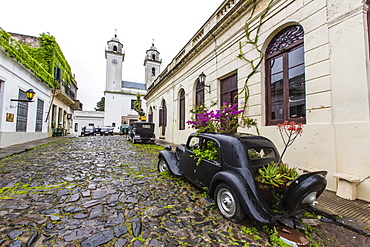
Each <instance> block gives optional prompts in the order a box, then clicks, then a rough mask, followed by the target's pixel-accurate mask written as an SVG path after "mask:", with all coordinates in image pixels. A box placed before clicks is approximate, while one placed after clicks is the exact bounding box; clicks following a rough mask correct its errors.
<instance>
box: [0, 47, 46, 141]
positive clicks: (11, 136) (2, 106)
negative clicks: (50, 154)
mask: <svg viewBox="0 0 370 247" xmlns="http://www.w3.org/2000/svg"><path fill="white" fill-rule="evenodd" d="M0 81H1V88H0V112H1V115H0V148H2V147H6V146H10V145H14V144H19V143H23V142H27V141H32V140H37V139H41V138H46V137H48V123H46V122H45V119H46V115H47V112H48V110H49V109H48V107H49V104H50V88H49V87H48V86H46V85H45V84H44V83H43V82H41V81H40V80H39V79H38V78H36V77H34V76H33V74H32V73H31V72H30V71H29V70H28V69H26V68H25V67H24V66H22V65H20V64H19V63H18V62H17V61H15V60H14V59H12V58H10V57H8V56H7V55H6V54H5V53H4V52H3V51H2V50H0ZM30 88H31V89H33V90H34V91H35V92H36V96H35V98H34V100H33V101H34V102H30V103H28V116H27V128H26V132H16V123H17V109H18V102H16V101H11V99H18V92H19V89H21V90H23V91H27V90H28V89H30ZM38 99H40V100H43V101H44V108H43V121H42V131H41V132H36V131H35V126H36V110H37V100H38ZM7 113H11V114H14V120H13V122H10V121H6V114H7Z"/></svg>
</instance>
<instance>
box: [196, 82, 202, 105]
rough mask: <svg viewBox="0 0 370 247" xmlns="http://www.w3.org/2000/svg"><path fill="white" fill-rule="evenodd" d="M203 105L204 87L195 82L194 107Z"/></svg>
mask: <svg viewBox="0 0 370 247" xmlns="http://www.w3.org/2000/svg"><path fill="white" fill-rule="evenodd" d="M203 104H204V85H202V83H200V82H199V80H198V82H197V86H196V88H195V105H197V106H200V105H203Z"/></svg>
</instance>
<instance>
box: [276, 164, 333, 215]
mask: <svg viewBox="0 0 370 247" xmlns="http://www.w3.org/2000/svg"><path fill="white" fill-rule="evenodd" d="M326 174H327V172H326V171H320V172H312V173H306V174H303V175H301V176H299V177H298V178H296V179H295V180H294V181H293V182H292V184H291V185H290V186H289V187H288V189H287V191H286V192H285V194H284V196H283V198H282V199H281V201H280V204H279V208H280V209H281V210H283V211H284V212H286V213H287V214H288V215H296V214H299V213H301V212H302V211H304V210H305V209H306V208H308V207H309V206H312V205H313V203H314V202H315V201H316V199H317V198H318V197H319V196H320V195H321V194H322V192H323V191H324V190H325V187H326V183H327V181H326V178H325V175H326Z"/></svg>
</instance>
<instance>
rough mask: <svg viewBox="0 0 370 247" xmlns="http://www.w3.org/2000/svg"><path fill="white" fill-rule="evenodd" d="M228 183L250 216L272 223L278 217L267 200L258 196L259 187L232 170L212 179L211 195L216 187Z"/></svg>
mask: <svg viewBox="0 0 370 247" xmlns="http://www.w3.org/2000/svg"><path fill="white" fill-rule="evenodd" d="M222 182H224V183H227V184H228V185H229V186H230V187H231V188H232V189H233V191H234V193H235V194H236V195H237V196H238V199H239V201H240V204H241V206H242V208H243V209H244V211H245V212H246V214H247V215H248V216H249V218H251V219H254V220H256V221H258V222H260V223H262V224H268V225H272V224H274V223H275V221H276V220H277V219H278V215H276V214H275V213H274V212H273V211H272V209H271V208H270V206H268V204H267V203H266V201H265V200H264V199H263V198H261V197H259V196H258V192H257V191H253V189H254V190H256V189H257V188H255V187H254V188H253V189H252V188H250V186H248V185H247V184H246V183H245V182H243V178H242V177H241V176H240V175H238V174H236V173H235V172H232V171H221V172H218V173H217V174H216V175H215V176H214V177H213V178H212V181H211V186H210V188H209V190H208V193H209V194H210V195H213V194H214V192H215V189H216V187H217V185H218V184H220V183H222Z"/></svg>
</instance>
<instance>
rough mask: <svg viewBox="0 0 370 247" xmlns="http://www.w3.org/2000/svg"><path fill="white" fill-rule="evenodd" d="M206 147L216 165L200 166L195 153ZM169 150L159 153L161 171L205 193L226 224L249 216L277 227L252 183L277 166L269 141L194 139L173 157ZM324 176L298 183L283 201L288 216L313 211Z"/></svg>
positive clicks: (205, 135) (201, 136)
mask: <svg viewBox="0 0 370 247" xmlns="http://www.w3.org/2000/svg"><path fill="white" fill-rule="evenodd" d="M204 145H206V146H207V147H208V146H216V148H217V149H216V150H218V155H217V158H216V160H207V159H202V160H199V162H198V159H196V157H195V155H194V152H196V151H195V150H196V149H200V148H202V146H204ZM166 149H167V150H164V151H161V152H160V153H159V161H158V170H159V171H160V172H163V171H166V170H169V171H170V172H171V173H172V174H174V175H176V176H183V177H185V178H187V179H188V180H190V181H191V182H192V183H194V184H195V185H197V186H198V187H200V188H203V189H205V188H207V192H208V193H209V195H211V196H213V198H214V200H215V204H216V206H217V208H218V209H219V211H220V213H221V214H222V215H223V216H224V217H225V218H227V219H230V220H232V221H234V222H239V221H241V220H242V219H243V218H244V217H245V215H247V216H248V217H249V218H251V219H253V220H256V221H258V222H260V223H263V224H273V223H274V222H276V221H277V220H278V219H279V218H280V216H281V215H278V214H277V213H275V212H274V211H273V210H272V207H271V206H270V204H269V203H268V202H267V199H266V198H265V197H264V194H263V192H262V190H261V189H259V188H258V186H257V183H256V181H255V179H254V174H255V172H256V171H257V170H258V169H259V168H261V167H262V166H265V165H267V164H269V163H270V162H272V161H274V162H279V154H278V151H277V149H276V147H275V145H274V144H273V143H272V142H271V141H270V140H269V139H267V138H265V137H262V136H254V135H238V134H233V135H225V134H211V133H202V134H191V135H190V136H189V138H188V141H187V143H186V144H182V145H179V146H178V147H177V148H176V151H175V152H172V151H171V148H170V147H167V148H166ZM256 154H258V155H256ZM325 175H326V172H325V171H322V172H313V173H307V174H303V175H301V176H299V177H298V178H296V179H295V180H294V181H293V182H292V183H291V185H290V186H289V187H288V188H287V190H286V192H285V194H284V195H283V197H282V199H281V200H280V204H279V207H280V209H281V210H282V211H283V212H284V215H285V216H293V215H296V214H298V213H300V212H302V211H304V210H305V209H307V207H309V206H312V205H313V204H314V203H315V200H316V198H317V197H319V196H320V195H321V193H322V192H323V191H324V189H325V187H326V178H325Z"/></svg>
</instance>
